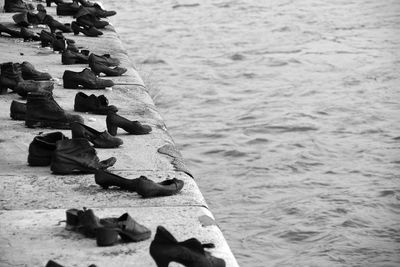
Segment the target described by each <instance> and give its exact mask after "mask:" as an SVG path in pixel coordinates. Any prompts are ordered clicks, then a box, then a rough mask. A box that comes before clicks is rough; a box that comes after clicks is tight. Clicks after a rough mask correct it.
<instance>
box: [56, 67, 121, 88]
mask: <svg viewBox="0 0 400 267" xmlns="http://www.w3.org/2000/svg"><path fill="white" fill-rule="evenodd" d="M63 82H64V88H68V89H76V88H85V89H105V88H106V87H112V86H113V85H114V82H113V81H111V80H106V79H100V78H98V77H96V74H94V72H93V71H91V70H90V69H88V68H85V69H84V70H83V71H81V72H74V71H70V70H66V71H64V75H63Z"/></svg>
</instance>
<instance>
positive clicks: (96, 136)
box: [71, 122, 123, 148]
mask: <svg viewBox="0 0 400 267" xmlns="http://www.w3.org/2000/svg"><path fill="white" fill-rule="evenodd" d="M71 131H72V138H73V139H74V138H85V139H87V140H88V141H90V142H91V143H92V144H93V145H94V147H98V148H116V147H119V146H120V145H122V144H123V141H122V140H121V139H120V138H117V137H113V136H111V135H110V134H109V133H108V132H107V131H104V132H99V131H97V130H95V129H93V128H91V127H89V126H87V125H85V124H83V123H80V122H72V123H71Z"/></svg>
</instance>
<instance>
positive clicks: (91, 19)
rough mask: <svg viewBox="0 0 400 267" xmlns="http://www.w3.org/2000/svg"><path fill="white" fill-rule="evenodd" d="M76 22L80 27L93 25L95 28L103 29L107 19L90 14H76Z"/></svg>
mask: <svg viewBox="0 0 400 267" xmlns="http://www.w3.org/2000/svg"><path fill="white" fill-rule="evenodd" d="M76 22H77V23H78V24H79V25H80V26H82V27H95V28H97V29H103V28H105V27H106V26H107V25H109V23H108V21H103V20H100V19H99V18H97V17H95V16H93V15H91V14H86V15H82V16H79V17H78V16H77V17H76Z"/></svg>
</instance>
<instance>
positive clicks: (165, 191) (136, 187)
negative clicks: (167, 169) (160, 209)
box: [94, 170, 184, 198]
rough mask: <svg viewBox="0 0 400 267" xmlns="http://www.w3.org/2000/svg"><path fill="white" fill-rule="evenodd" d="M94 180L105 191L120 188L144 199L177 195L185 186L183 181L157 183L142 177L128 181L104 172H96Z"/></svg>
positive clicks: (170, 180)
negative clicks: (135, 193) (109, 188)
mask: <svg viewBox="0 0 400 267" xmlns="http://www.w3.org/2000/svg"><path fill="white" fill-rule="evenodd" d="M94 178H95V181H96V184H98V185H100V186H101V187H102V188H104V189H108V187H110V186H118V187H120V188H121V189H124V190H128V191H131V192H137V193H138V194H139V195H141V196H142V197H144V198H150V197H160V196H171V195H175V194H177V193H179V192H180V191H181V190H182V188H183V185H184V182H183V181H182V180H179V179H176V178H173V179H168V180H165V181H163V182H160V183H155V182H154V181H152V180H150V179H148V178H147V177H145V176H140V177H139V178H135V179H126V178H123V177H121V176H118V175H116V174H113V173H110V172H106V171H103V170H98V171H96V173H95V175H94Z"/></svg>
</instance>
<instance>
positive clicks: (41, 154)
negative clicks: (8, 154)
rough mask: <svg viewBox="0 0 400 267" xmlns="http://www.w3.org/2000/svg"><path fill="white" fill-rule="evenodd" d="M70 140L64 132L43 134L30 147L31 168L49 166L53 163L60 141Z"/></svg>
mask: <svg viewBox="0 0 400 267" xmlns="http://www.w3.org/2000/svg"><path fill="white" fill-rule="evenodd" d="M65 139H68V138H67V137H66V136H64V134H63V133H62V132H53V133H48V134H41V135H38V136H36V137H35V138H33V141H32V142H31V143H30V145H29V154H28V164H29V166H48V165H50V163H51V157H52V154H53V151H54V150H55V149H56V143H57V141H59V140H65Z"/></svg>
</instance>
